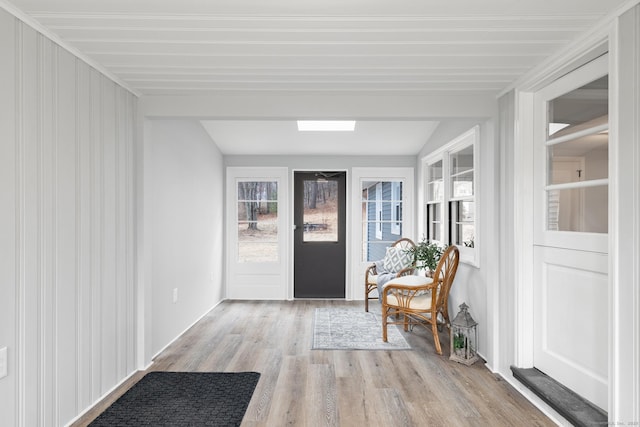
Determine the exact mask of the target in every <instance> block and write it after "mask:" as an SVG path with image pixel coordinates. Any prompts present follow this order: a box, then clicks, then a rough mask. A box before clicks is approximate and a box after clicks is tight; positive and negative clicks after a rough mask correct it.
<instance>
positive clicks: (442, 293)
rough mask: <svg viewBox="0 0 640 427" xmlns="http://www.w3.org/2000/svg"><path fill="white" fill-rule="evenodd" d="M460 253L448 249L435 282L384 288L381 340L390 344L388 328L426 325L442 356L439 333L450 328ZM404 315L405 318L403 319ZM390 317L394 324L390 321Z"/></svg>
mask: <svg viewBox="0 0 640 427" xmlns="http://www.w3.org/2000/svg"><path fill="white" fill-rule="evenodd" d="M459 259H460V253H459V251H458V248H457V247H455V246H449V247H448V248H447V249H446V250H445V251H444V253H443V254H442V257H441V258H440V261H439V262H438V266H437V267H436V271H435V273H434V274H433V279H431V278H428V277H424V278H420V279H418V277H417V276H412V277H401V278H398V279H393V280H391V281H389V282H388V283H387V284H386V285H384V288H383V292H382V340H383V341H384V342H386V341H387V325H399V324H402V325H404V330H405V331H408V330H409V326H411V327H413V326H414V325H423V326H424V327H426V328H428V329H429V328H430V329H431V332H432V333H433V341H434V345H435V348H436V352H437V353H438V354H442V348H441V347H440V338H439V336H438V329H439V327H441V326H446V327H447V328H449V330H450V329H451V328H450V326H451V325H450V321H449V309H448V304H449V291H451V285H452V284H453V279H454V278H455V275H456V271H457V270H458V262H459ZM400 315H402V317H400ZM390 317H391V320H390Z"/></svg>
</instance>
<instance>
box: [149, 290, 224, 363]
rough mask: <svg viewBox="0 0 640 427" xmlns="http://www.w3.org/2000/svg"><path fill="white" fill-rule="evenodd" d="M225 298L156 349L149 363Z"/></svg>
mask: <svg viewBox="0 0 640 427" xmlns="http://www.w3.org/2000/svg"><path fill="white" fill-rule="evenodd" d="M225 300H226V299H221V300H220V301H218V302H217V303H215V304H214V305H213V306H212V307H211V308H209V309H207V310H205V312H204V313H203V314H202V316H200V317H198V318H197V319H196V320H195V321H194V322H193V323H191V324H190V325H189V326H187V327H186V328H185V329H184V330H183V331H182V332H180V333H179V334H178V335H176V337H175V338H174V339H172V340H171V341H169V343H167V345H165V346H164V347H162V348H161V349H160V350H158V352H156V354H154V355H153V356H151V363H153V360H154V359H155V358H156V357H158V355H160V353H162V352H163V351H165V350H166V349H167V347H169V346H170V345H171V344H173V343H174V342H176V341H177V340H178V338H180V337H181V336H182V335H184V333H185V332H187V331H188V330H189V329H191V328H192V327H193V325H195V324H196V323H198V322H199V321H200V320H202V318H203V317H204V316H206V315H207V314H209V312H210V311H211V310H213V309H214V308H216V307H217V306H219V305H220V304H221V303H222V302H223V301H225Z"/></svg>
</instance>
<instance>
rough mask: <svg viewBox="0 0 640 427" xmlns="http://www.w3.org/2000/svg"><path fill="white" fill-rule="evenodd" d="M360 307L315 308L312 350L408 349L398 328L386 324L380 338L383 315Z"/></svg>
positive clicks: (408, 346)
mask: <svg viewBox="0 0 640 427" xmlns="http://www.w3.org/2000/svg"><path fill="white" fill-rule="evenodd" d="M380 316H381V315H379V314H377V315H376V314H374V313H371V312H369V313H367V312H365V311H364V310H363V309H362V308H360V307H353V308H351V307H344V308H316V311H315V316H314V323H313V345H312V347H311V348H312V349H313V350H409V349H411V346H410V345H409V344H408V343H407V341H406V340H405V339H404V337H403V336H402V334H401V333H400V331H399V330H398V328H397V327H396V326H394V325H389V326H387V337H388V342H383V341H382V318H381V317H380Z"/></svg>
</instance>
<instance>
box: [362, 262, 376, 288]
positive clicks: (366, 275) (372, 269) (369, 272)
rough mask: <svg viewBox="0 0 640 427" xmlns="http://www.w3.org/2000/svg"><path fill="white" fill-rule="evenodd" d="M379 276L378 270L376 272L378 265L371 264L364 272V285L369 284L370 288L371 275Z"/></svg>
mask: <svg viewBox="0 0 640 427" xmlns="http://www.w3.org/2000/svg"><path fill="white" fill-rule="evenodd" d="M376 274H378V272H377V270H376V265H375V264H371V265H370V266H369V267H367V269H366V270H365V271H364V283H365V284H367V286H369V285H370V284H369V276H370V275H376Z"/></svg>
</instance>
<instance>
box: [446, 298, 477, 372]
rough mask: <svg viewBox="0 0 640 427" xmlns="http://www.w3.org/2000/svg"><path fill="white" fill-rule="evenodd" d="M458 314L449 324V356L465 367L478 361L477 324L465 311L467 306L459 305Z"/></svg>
mask: <svg viewBox="0 0 640 427" xmlns="http://www.w3.org/2000/svg"><path fill="white" fill-rule="evenodd" d="M459 307H460V312H459V313H458V314H457V315H456V317H455V319H453V321H452V322H451V356H449V359H450V360H454V361H456V362H459V363H464V364H465V365H472V364H474V363H475V361H476V360H478V354H477V353H476V351H477V348H478V331H477V329H476V326H478V322H476V321H475V320H473V317H471V315H470V314H469V312H468V311H467V310H468V309H469V306H468V305H467V304H465V303H462V304H460V306H459Z"/></svg>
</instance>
